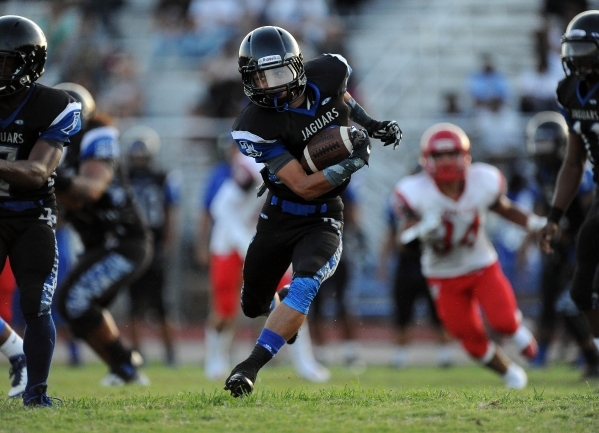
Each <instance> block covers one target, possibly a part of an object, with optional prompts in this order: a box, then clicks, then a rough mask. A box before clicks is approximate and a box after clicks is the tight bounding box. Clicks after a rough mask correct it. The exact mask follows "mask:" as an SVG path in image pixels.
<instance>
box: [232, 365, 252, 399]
mask: <svg viewBox="0 0 599 433" xmlns="http://www.w3.org/2000/svg"><path fill="white" fill-rule="evenodd" d="M254 380H255V379H254ZM225 390H227V391H230V392H231V395H232V396H233V397H235V398H237V397H242V396H244V395H250V394H251V393H252V391H253V390H254V382H253V381H252V380H250V379H249V378H248V377H247V376H246V373H245V372H243V371H240V372H238V373H233V374H231V376H229V378H228V379H227V381H226V382H225Z"/></svg>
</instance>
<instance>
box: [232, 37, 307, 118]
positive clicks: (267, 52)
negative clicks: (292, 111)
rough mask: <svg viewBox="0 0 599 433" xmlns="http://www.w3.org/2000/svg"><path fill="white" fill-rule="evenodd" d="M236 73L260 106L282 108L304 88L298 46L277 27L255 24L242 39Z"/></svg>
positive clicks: (302, 66) (251, 97) (304, 75)
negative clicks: (253, 28)
mask: <svg viewBox="0 0 599 433" xmlns="http://www.w3.org/2000/svg"><path fill="white" fill-rule="evenodd" d="M239 72H241V80H242V82H243V88H244V92H245V94H246V95H247V96H248V98H250V100H251V101H252V102H253V103H254V104H256V105H259V106H260V107H266V108H278V109H281V108H285V107H287V106H288V105H289V104H291V103H293V102H295V101H297V100H298V99H299V98H300V97H301V96H302V95H303V93H304V91H305V90H306V81H307V79H306V71H305V70H304V62H303V56H302V52H301V50H300V47H299V45H298V44H297V42H296V40H295V38H294V37H293V36H291V34H290V33H289V32H288V31H286V30H284V29H282V28H280V27H274V26H265V27H258V28H257V29H255V30H253V31H251V32H250V33H249V34H248V35H247V36H246V37H245V38H243V41H242V42H241V46H240V47H239Z"/></svg>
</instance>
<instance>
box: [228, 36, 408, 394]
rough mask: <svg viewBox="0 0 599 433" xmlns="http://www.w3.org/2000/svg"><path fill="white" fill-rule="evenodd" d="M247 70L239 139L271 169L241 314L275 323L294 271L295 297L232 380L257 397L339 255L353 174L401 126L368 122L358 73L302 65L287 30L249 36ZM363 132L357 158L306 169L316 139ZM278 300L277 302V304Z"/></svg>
mask: <svg viewBox="0 0 599 433" xmlns="http://www.w3.org/2000/svg"><path fill="white" fill-rule="evenodd" d="M239 71H240V72H241V78H242V82H243V86H244V91H245V94H246V95H247V96H248V98H249V99H250V101H251V102H252V103H251V104H249V105H248V106H247V107H246V108H245V109H244V110H243V111H242V112H241V113H240V114H239V116H238V117H237V119H236V121H235V123H234V125H233V131H232V136H233V138H234V139H235V141H236V142H237V144H238V146H239V149H240V150H241V152H242V153H244V154H245V155H247V156H249V157H251V158H254V159H255V160H256V161H257V162H259V163H263V164H265V166H266V167H265V168H264V169H263V170H262V177H263V180H264V187H265V189H268V196H267V199H266V202H265V204H264V207H263V208H262V212H261V214H260V219H259V221H258V226H257V233H256V236H255V237H254V239H253V241H252V243H251V244H250V246H249V248H248V251H247V254H246V258H245V262H244V268H243V287H242V293H241V308H242V310H243V312H244V314H245V315H246V316H248V317H252V318H254V317H258V316H261V315H268V314H269V311H270V305H271V301H272V300H273V297H274V295H275V292H276V289H277V285H278V283H279V281H280V280H281V277H282V276H283V274H284V273H285V271H286V270H287V269H288V268H289V265H290V264H292V268H293V279H292V282H291V285H290V287H289V292H288V294H287V296H286V297H285V298H284V299H283V301H282V302H280V303H278V305H277V306H276V307H275V308H274V310H273V311H272V312H271V313H270V315H269V317H268V319H267V321H266V324H265V326H264V329H263V330H262V333H261V334H260V336H259V338H258V341H257V343H256V345H255V347H254V349H253V351H252V353H251V355H250V356H249V357H248V358H247V359H246V360H244V361H243V362H241V363H240V364H238V365H237V366H236V367H235V368H234V369H233V371H232V372H231V374H230V375H229V377H228V378H227V380H226V382H225V389H226V390H229V391H230V392H231V394H232V395H233V396H234V397H239V396H241V395H244V394H249V393H251V392H252V391H253V389H254V382H255V380H256V376H257V374H258V371H259V370H260V369H261V368H262V367H263V366H264V365H265V364H266V363H267V362H268V361H270V360H271V359H272V357H273V356H275V355H276V354H277V353H278V352H279V350H280V349H281V348H282V347H283V345H284V344H285V343H286V341H287V340H290V339H291V338H292V337H294V336H295V334H296V333H297V332H298V330H299V328H300V327H301V326H302V324H303V323H304V320H305V319H306V315H307V313H308V310H309V307H310V303H311V302H312V299H314V296H316V293H317V292H318V289H319V287H320V284H321V283H322V282H323V281H324V280H325V279H327V278H328V277H330V276H331V275H332V274H333V272H335V269H336V267H337V263H338V261H339V257H340V256H341V250H342V243H341V234H342V230H343V216H342V210H343V203H342V202H341V199H340V198H339V194H340V193H341V192H342V191H343V189H344V188H345V187H346V186H347V184H348V183H349V181H350V178H351V175H352V173H354V172H356V171H357V170H359V169H361V168H362V167H364V166H365V165H367V164H368V159H369V156H370V147H371V145H370V139H369V137H368V136H370V137H374V138H378V139H380V140H382V141H383V142H384V143H385V144H386V145H387V144H393V146H394V147H395V146H396V145H397V144H398V143H399V140H400V139H401V131H400V129H399V127H398V125H397V123H396V122H395V121H383V122H378V121H375V120H373V119H372V118H370V116H368V115H367V114H366V112H365V111H364V109H363V108H362V107H360V105H359V104H358V103H357V102H356V101H355V100H354V99H353V98H352V97H351V95H350V94H349V93H348V92H347V80H348V78H349V76H350V74H351V68H350V67H349V65H348V64H347V62H346V60H345V59H344V58H343V57H342V56H340V55H335V54H325V55H321V56H319V57H317V58H315V59H313V60H311V61H308V62H306V63H305V64H304V61H303V56H302V53H301V50H300V47H299V46H298V44H297V42H296V40H295V39H294V37H293V36H292V35H291V34H290V33H289V32H287V31H286V30H284V29H282V28H280V27H273V26H265V27H259V28H257V29H255V30H253V31H251V32H250V33H249V34H248V35H247V36H246V37H245V38H244V39H243V41H242V42H241V46H240V48H239ZM350 119H352V120H354V121H356V122H357V123H358V124H360V125H362V126H364V128H365V130H366V132H367V133H368V136H367V135H366V134H363V133H359V134H356V136H354V140H353V145H354V150H353V153H352V154H351V155H350V156H349V157H348V158H347V159H345V160H343V161H341V162H340V163H338V164H335V165H333V166H331V167H328V168H325V169H324V170H322V171H319V172H316V173H314V174H310V175H308V174H306V172H305V171H304V169H303V168H302V167H301V165H300V163H299V159H300V157H301V154H302V151H303V150H304V147H305V146H306V144H307V143H308V142H309V140H310V138H311V137H312V136H313V135H314V134H316V133H318V132H319V131H320V130H322V129H324V128H326V127H327V126H330V125H340V126H349V121H350ZM277 298H278V296H277Z"/></svg>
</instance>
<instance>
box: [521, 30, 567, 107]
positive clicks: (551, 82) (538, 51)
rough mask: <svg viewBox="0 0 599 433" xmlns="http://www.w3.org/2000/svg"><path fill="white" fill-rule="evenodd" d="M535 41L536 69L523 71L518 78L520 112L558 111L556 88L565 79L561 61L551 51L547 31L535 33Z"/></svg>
mask: <svg viewBox="0 0 599 433" xmlns="http://www.w3.org/2000/svg"><path fill="white" fill-rule="evenodd" d="M534 39H535V44H534V45H535V62H536V64H535V67H534V68H531V69H526V70H524V71H522V73H521V74H520V76H519V77H518V85H519V99H520V101H519V102H520V111H521V112H523V113H538V112H540V111H547V110H552V111H556V110H557V101H556V100H555V88H556V86H557V83H558V82H559V81H560V80H561V79H562V78H563V77H564V72H563V70H562V65H561V60H560V59H559V57H558V56H557V55H556V53H554V52H552V51H551V50H550V48H549V46H548V43H549V42H548V37H547V33H546V32H545V31H543V30H539V31H535V32H534Z"/></svg>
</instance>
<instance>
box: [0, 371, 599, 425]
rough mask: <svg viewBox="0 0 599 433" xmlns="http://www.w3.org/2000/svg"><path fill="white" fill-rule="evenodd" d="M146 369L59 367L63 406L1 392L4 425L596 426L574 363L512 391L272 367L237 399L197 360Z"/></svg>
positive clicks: (53, 381)
mask: <svg viewBox="0 0 599 433" xmlns="http://www.w3.org/2000/svg"><path fill="white" fill-rule="evenodd" d="M145 371H146V372H147V374H148V376H150V378H151V380H152V385H151V386H150V387H147V388H144V387H139V386H130V387H122V388H102V387H100V386H99V384H98V383H99V381H100V379H101V378H102V376H103V374H104V373H105V368H104V367H103V366H101V365H99V364H93V365H86V366H85V367H83V368H79V369H72V368H69V367H66V366H62V365H55V366H53V368H52V372H51V376H50V385H51V392H50V393H49V394H50V395H54V396H57V397H60V398H62V399H63V401H64V402H63V403H62V405H60V406H59V407H57V408H54V409H36V410H31V409H25V408H23V407H22V403H21V401H20V400H16V401H15V400H8V399H3V400H0V432H10V433H16V432H27V433H29V432H35V433H37V432H70V433H75V432H166V431H169V432H253V433H258V432H286V433H290V432H334V433H345V432H544V433H546V432H568V433H574V432H597V431H599V393H598V390H599V381H596V382H588V383H587V382H583V381H581V380H580V375H579V373H578V372H577V371H574V370H573V369H571V368H570V367H568V366H556V367H551V368H550V369H547V370H542V371H531V372H529V379H530V382H529V387H528V388H527V389H526V390H524V391H510V390H506V389H505V388H503V387H502V383H501V381H500V380H499V378H497V377H496V376H494V375H493V374H491V373H490V372H488V371H486V370H483V369H482V368H479V367H473V366H463V367H453V368H449V369H439V368H433V367H430V368H428V367H421V368H418V367H414V368H407V369H404V370H394V369H391V368H386V367H370V368H368V369H367V370H366V371H365V372H363V373H362V374H359V375H356V374H353V373H352V372H350V371H348V370H346V369H343V368H337V369H333V379H332V380H331V381H330V382H329V383H326V384H313V383H307V382H305V381H301V380H300V379H298V378H297V377H296V375H295V373H294V372H293V370H292V369H291V368H289V367H285V366H274V367H269V368H266V369H265V370H263V371H262V372H261V373H260V377H259V378H258V381H257V384H256V390H255V392H254V394H252V395H251V396H249V397H245V398H240V399H234V398H232V397H230V396H229V395H228V393H226V392H225V391H223V390H222V384H220V383H212V382H208V381H206V380H205V379H204V376H203V372H202V370H201V369H200V368H199V367H195V366H184V367H181V368H178V369H168V368H165V367H162V366H160V365H149V366H148V367H147V368H146V369H145ZM7 384H8V381H6V384H5V387H7ZM3 392H4V391H3Z"/></svg>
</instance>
